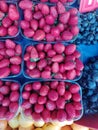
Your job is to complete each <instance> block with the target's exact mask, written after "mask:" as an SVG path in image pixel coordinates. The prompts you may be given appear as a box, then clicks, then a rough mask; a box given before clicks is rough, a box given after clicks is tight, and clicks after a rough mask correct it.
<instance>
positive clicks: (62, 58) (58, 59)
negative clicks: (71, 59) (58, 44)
mask: <svg viewBox="0 0 98 130" xmlns="http://www.w3.org/2000/svg"><path fill="white" fill-rule="evenodd" d="M63 60H64V57H63V56H62V55H55V56H53V57H52V62H58V63H59V62H62V61H63Z"/></svg>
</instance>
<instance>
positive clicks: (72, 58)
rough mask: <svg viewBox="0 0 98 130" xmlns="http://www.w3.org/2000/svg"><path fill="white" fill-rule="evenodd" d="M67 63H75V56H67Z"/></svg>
mask: <svg viewBox="0 0 98 130" xmlns="http://www.w3.org/2000/svg"><path fill="white" fill-rule="evenodd" d="M67 61H75V56H73V55H67V56H66V57H65V62H67Z"/></svg>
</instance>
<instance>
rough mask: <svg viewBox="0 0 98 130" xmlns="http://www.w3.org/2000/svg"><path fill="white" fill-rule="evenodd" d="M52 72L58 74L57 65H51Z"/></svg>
mask: <svg viewBox="0 0 98 130" xmlns="http://www.w3.org/2000/svg"><path fill="white" fill-rule="evenodd" d="M52 72H53V73H58V72H59V64H58V63H57V62H55V63H53V64H52Z"/></svg>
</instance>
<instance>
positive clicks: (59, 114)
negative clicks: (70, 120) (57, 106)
mask: <svg viewBox="0 0 98 130" xmlns="http://www.w3.org/2000/svg"><path fill="white" fill-rule="evenodd" d="M66 118H67V114H66V112H65V111H64V110H58V112H57V119H58V121H60V122H63V121H65V120H66Z"/></svg>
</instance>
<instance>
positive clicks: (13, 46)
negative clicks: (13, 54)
mask: <svg viewBox="0 0 98 130" xmlns="http://www.w3.org/2000/svg"><path fill="white" fill-rule="evenodd" d="M5 46H6V48H8V49H9V48H11V49H14V48H15V46H16V44H15V43H14V42H13V41H12V40H10V39H7V40H6V41H5Z"/></svg>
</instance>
